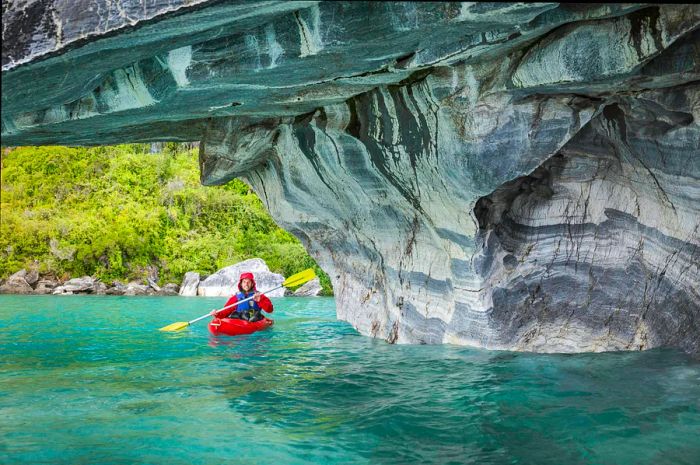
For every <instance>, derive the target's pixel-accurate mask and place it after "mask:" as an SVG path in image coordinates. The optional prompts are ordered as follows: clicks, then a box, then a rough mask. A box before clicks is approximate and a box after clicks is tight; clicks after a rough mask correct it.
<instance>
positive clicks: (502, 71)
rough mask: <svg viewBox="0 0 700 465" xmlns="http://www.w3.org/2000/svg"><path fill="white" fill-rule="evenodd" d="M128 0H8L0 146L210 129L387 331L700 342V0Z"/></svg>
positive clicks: (551, 342)
mask: <svg viewBox="0 0 700 465" xmlns="http://www.w3.org/2000/svg"><path fill="white" fill-rule="evenodd" d="M117 4H118V5H119V6H115V4H114V3H112V2H107V1H105V0H96V1H93V2H90V3H89V4H87V3H86V4H85V8H67V7H65V6H64V2H59V1H57V0H56V1H50V0H47V1H42V2H34V3H32V4H30V5H26V4H10V5H9V6H7V7H6V8H4V10H3V58H2V59H3V61H2V66H3V68H2V69H3V71H2V79H3V86H2V138H3V144H5V145H28V144H58V143H60V144H106V143H115V142H129V141H141V142H151V141H201V143H200V167H201V171H202V182H203V183H204V184H207V185H213V184H221V183H225V182H227V181H229V180H230V179H232V178H233V177H240V178H242V179H244V180H245V181H246V182H248V183H249V184H250V185H251V186H252V187H253V188H254V189H255V191H256V192H257V193H258V194H259V195H260V197H261V198H262V199H263V201H264V202H265V204H266V206H267V208H268V209H269V211H270V212H271V214H272V215H273V217H274V218H275V220H276V221H277V222H278V223H279V224H280V225H281V226H282V227H284V228H285V229H287V230H288V231H291V232H292V233H293V234H295V235H296V236H297V237H299V238H300V239H301V241H302V242H303V243H304V245H305V246H306V248H307V250H308V251H309V252H310V253H311V254H312V255H313V256H314V257H315V258H316V259H317V261H318V263H319V264H320V265H321V266H322V267H323V268H324V270H326V271H327V272H328V274H329V276H330V277H331V279H332V281H333V285H334V289H335V293H336V302H337V312H338V316H339V318H341V319H343V320H346V321H349V322H351V323H352V324H353V325H354V326H355V327H356V328H357V329H358V330H359V331H360V332H361V333H363V334H367V335H371V336H375V337H380V338H383V339H385V340H387V341H389V342H392V343H393V342H400V343H456V344H466V345H472V346H479V347H487V348H494V349H512V350H531V351H541V352H552V351H559V352H576V351H603V350H620V349H630V350H640V349H647V348H652V347H660V346H670V347H680V348H682V349H683V350H686V351H689V352H696V353H697V352H700V291H698V289H700V268H699V263H700V248H699V247H700V234H699V233H698V227H699V226H700V215H699V207H698V205H699V203H698V200H700V182H699V179H700V154H699V152H700V124H699V123H698V119H699V118H700V31H699V28H698V26H699V25H700V7H698V6H695V5H668V4H663V5H650V4H585V5H584V4H557V3H537V4H525V3H410V2H386V3H380V2H377V3H373V2H367V3H365V2H301V1H289V2H277V1H265V2H263V1H260V2H237V1H229V2H218V1H217V2H214V1H199V2H197V1H195V2H191V1H188V2H182V1H181V0H170V1H168V2H163V1H156V2H152V3H149V5H148V6H146V5H145V3H142V2H135V1H134V2H129V1H127V2H117ZM183 287H184V286H183Z"/></svg>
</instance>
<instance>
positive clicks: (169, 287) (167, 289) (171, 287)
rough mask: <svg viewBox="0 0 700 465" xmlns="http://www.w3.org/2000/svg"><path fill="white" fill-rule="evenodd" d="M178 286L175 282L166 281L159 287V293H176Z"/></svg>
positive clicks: (178, 289)
mask: <svg viewBox="0 0 700 465" xmlns="http://www.w3.org/2000/svg"><path fill="white" fill-rule="evenodd" d="M179 292H180V286H178V285H177V284H175V283H168V284H166V285H165V286H163V287H162V288H161V289H160V295H178V294H179Z"/></svg>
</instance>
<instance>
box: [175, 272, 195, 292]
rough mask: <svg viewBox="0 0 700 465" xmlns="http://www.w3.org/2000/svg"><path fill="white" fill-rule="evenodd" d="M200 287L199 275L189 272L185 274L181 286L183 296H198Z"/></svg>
mask: <svg viewBox="0 0 700 465" xmlns="http://www.w3.org/2000/svg"><path fill="white" fill-rule="evenodd" d="M198 286H199V273H195V272H194V271H188V272H187V273H185V277H184V278H183V279H182V285H181V286H180V295H181V296H186V297H190V296H195V295H197V287H198Z"/></svg>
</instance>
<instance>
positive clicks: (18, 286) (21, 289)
mask: <svg viewBox="0 0 700 465" xmlns="http://www.w3.org/2000/svg"><path fill="white" fill-rule="evenodd" d="M16 274H17V273H15V274H14V275H12V276H10V277H9V278H8V279H7V281H6V282H5V284H3V285H2V286H0V294H31V293H32V292H33V289H32V286H30V285H29V283H28V282H27V281H26V280H25V279H24V277H22V276H20V277H17V276H15V275H16Z"/></svg>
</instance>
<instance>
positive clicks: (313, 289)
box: [292, 278, 323, 297]
mask: <svg viewBox="0 0 700 465" xmlns="http://www.w3.org/2000/svg"><path fill="white" fill-rule="evenodd" d="M322 290H323V288H322V287H321V280H319V279H318V278H314V279H312V280H311V281H309V282H307V283H306V284H304V285H303V286H301V287H300V288H299V289H297V290H296V291H294V293H293V294H292V295H294V296H295V297H314V296H317V295H319V294H320V293H321V291H322Z"/></svg>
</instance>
